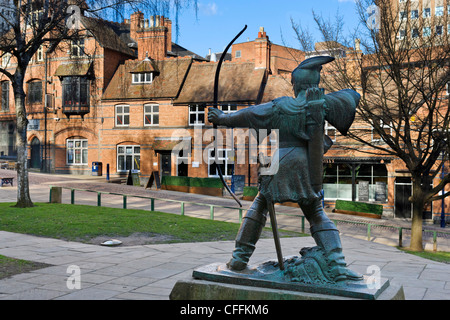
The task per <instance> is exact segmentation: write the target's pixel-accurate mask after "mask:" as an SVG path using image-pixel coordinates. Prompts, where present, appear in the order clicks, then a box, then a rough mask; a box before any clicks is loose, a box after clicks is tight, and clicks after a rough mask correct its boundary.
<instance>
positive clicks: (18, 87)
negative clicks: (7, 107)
mask: <svg viewBox="0 0 450 320" xmlns="http://www.w3.org/2000/svg"><path fill="white" fill-rule="evenodd" d="M23 85H24V76H23V75H22V74H16V75H15V79H14V81H13V90H14V101H15V107H16V118H17V133H16V145H17V204H16V207H19V208H28V207H33V206H34V205H33V202H32V201H31V197H30V189H29V181H28V143H27V126H28V119H27V112H26V108H25V92H24V89H23Z"/></svg>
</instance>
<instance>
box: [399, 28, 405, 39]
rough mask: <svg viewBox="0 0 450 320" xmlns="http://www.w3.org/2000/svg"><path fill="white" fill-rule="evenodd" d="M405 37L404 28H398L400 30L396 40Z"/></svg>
mask: <svg viewBox="0 0 450 320" xmlns="http://www.w3.org/2000/svg"><path fill="white" fill-rule="evenodd" d="M405 37H406V31H405V30H400V31H399V32H398V36H397V39H398V40H403V39H405Z"/></svg>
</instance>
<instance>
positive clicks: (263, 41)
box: [255, 27, 271, 73]
mask: <svg viewBox="0 0 450 320" xmlns="http://www.w3.org/2000/svg"><path fill="white" fill-rule="evenodd" d="M270 46H271V44H270V41H269V37H268V36H267V34H266V32H265V31H264V28H263V27H261V28H259V32H258V38H257V39H255V68H257V69H260V68H265V69H267V72H268V73H270Z"/></svg>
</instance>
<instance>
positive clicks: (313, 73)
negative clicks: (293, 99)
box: [292, 56, 335, 94]
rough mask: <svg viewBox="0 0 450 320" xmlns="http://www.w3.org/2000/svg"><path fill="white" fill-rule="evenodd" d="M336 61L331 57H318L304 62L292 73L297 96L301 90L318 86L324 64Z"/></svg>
mask: <svg viewBox="0 0 450 320" xmlns="http://www.w3.org/2000/svg"><path fill="white" fill-rule="evenodd" d="M334 60H335V59H334V58H333V57H330V56H317V57H312V58H309V59H306V60H304V61H303V62H302V63H300V64H299V66H298V67H297V68H296V69H295V70H294V71H293V72H292V84H293V85H294V90H295V92H296V94H297V93H298V91H299V89H300V88H301V87H302V88H305V87H313V86H317V85H318V84H319V82H320V71H322V66H323V65H324V64H327V63H330V62H332V61H334Z"/></svg>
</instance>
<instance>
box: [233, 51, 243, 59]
mask: <svg viewBox="0 0 450 320" xmlns="http://www.w3.org/2000/svg"><path fill="white" fill-rule="evenodd" d="M241 54H242V52H241V50H237V51H236V54H235V56H234V57H235V58H240V57H241Z"/></svg>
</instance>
